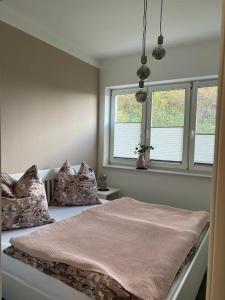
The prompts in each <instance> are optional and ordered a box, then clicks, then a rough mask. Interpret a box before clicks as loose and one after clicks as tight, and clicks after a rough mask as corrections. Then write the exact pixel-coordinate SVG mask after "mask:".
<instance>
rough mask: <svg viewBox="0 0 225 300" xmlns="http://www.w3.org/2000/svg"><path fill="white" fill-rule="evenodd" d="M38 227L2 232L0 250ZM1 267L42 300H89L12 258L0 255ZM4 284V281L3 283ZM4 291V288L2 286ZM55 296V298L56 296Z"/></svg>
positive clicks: (66, 211) (59, 212)
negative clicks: (0, 256) (41, 297)
mask: <svg viewBox="0 0 225 300" xmlns="http://www.w3.org/2000/svg"><path fill="white" fill-rule="evenodd" d="M105 202H107V200H102V203H105ZM92 207H93V206H92ZM89 208H91V207H90V206H88V207H85V206H83V207H63V208H62V207H51V208H50V214H51V216H52V217H53V218H55V219H56V220H57V221H59V220H63V219H66V218H68V217H71V216H73V215H76V214H79V213H81V212H82V211H84V210H87V209H89ZM38 228H40V227H34V228H27V229H18V230H12V231H7V232H3V234H2V249H5V248H6V247H8V246H9V245H10V242H9V240H10V238H11V237H15V236H19V235H24V234H26V233H29V232H31V231H34V230H37V229H38ZM207 235H208V232H207V233H206V232H203V233H202V236H201V237H200V240H199V243H198V244H201V242H202V240H205V239H206V238H208V237H207ZM193 260H194V257H193V258H192V259H191V260H189V261H188V262H187V263H186V265H185V266H184V268H183V269H182V271H181V272H180V273H179V274H178V275H177V276H176V278H175V280H174V282H173V285H172V286H171V289H170V292H169V294H168V297H167V298H166V299H167V300H170V299H174V295H175V294H176V293H177V289H178V288H179V286H180V284H181V282H182V281H183V280H184V279H185V277H186V276H187V273H188V269H189V267H190V265H191V264H192V261H193ZM2 265H3V273H6V274H10V275H11V276H13V277H17V278H20V279H21V280H22V281H23V282H25V283H26V284H28V285H29V286H32V287H33V288H35V289H38V290H40V291H42V292H43V299H54V300H56V299H62V298H61V297H62V295H63V299H65V300H67V299H68V300H69V299H84V300H86V299H90V298H89V297H88V296H86V295H84V294H81V293H80V292H78V291H76V290H75V289H73V288H71V287H70V286H67V285H65V284H64V283H62V282H60V281H59V280H57V279H55V278H52V277H51V276H49V275H46V274H44V273H42V272H40V271H39V270H36V269H34V268H33V267H31V266H29V265H26V264H24V263H23V262H21V261H18V260H16V259H14V258H12V257H9V256H7V255H5V254H3V255H2ZM3 283H4V281H3ZM3 289H4V286H3ZM44 295H50V297H49V298H44ZM56 295H57V296H56ZM60 295H61V296H60Z"/></svg>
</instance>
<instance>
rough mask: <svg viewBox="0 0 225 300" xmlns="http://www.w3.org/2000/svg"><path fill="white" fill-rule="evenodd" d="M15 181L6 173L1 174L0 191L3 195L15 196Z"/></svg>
mask: <svg viewBox="0 0 225 300" xmlns="http://www.w3.org/2000/svg"><path fill="white" fill-rule="evenodd" d="M16 182H17V181H16V180H15V179H13V178H12V177H11V176H9V175H8V174H6V173H2V174H1V191H2V196H3V197H7V198H15V196H14V194H13V190H14V188H15V185H16Z"/></svg>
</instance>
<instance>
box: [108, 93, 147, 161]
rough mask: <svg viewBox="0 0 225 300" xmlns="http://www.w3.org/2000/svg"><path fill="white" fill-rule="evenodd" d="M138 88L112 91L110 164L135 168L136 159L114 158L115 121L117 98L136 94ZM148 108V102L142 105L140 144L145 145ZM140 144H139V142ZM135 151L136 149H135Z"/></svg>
mask: <svg viewBox="0 0 225 300" xmlns="http://www.w3.org/2000/svg"><path fill="white" fill-rule="evenodd" d="M136 91H137V88H125V89H116V90H112V91H111V99H110V102H111V105H110V142H109V143H110V144H109V162H110V163H111V164H119V165H120V164H121V165H127V166H133V165H134V164H135V161H136V158H126V157H114V156H113V152H114V124H115V122H114V120H115V107H116V105H115V101H116V96H118V95H126V94H135V93H136ZM146 107H147V102H145V103H144V104H143V105H142V121H141V138H140V142H141V143H145V123H146ZM137 144H138V142H137ZM134 150H135V149H134Z"/></svg>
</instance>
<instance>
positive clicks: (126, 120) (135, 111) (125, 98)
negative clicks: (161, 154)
mask: <svg viewBox="0 0 225 300" xmlns="http://www.w3.org/2000/svg"><path fill="white" fill-rule="evenodd" d="M141 120H142V104H140V103H138V102H137V101H136V99H135V94H126V95H117V96H116V99H115V120H114V122H115V124H114V151H113V156H114V157H124V158H135V157H136V155H135V154H134V150H135V146H136V145H137V144H138V143H140V141H141Z"/></svg>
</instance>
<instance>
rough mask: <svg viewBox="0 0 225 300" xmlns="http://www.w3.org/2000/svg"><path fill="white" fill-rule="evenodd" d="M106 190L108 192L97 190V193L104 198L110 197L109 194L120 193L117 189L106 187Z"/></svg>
mask: <svg viewBox="0 0 225 300" xmlns="http://www.w3.org/2000/svg"><path fill="white" fill-rule="evenodd" d="M108 189H109V190H108V191H99V190H98V193H99V194H102V195H105V196H110V195H111V194H114V193H119V192H120V189H119V188H114V187H110V186H108Z"/></svg>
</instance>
